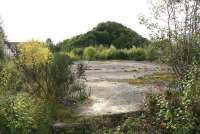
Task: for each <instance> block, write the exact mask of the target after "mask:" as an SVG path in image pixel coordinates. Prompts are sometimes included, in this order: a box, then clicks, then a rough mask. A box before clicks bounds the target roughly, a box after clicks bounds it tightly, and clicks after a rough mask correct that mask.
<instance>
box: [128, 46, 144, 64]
mask: <svg viewBox="0 0 200 134" xmlns="http://www.w3.org/2000/svg"><path fill="white" fill-rule="evenodd" d="M129 58H130V59H134V60H137V61H142V60H145V59H146V54H145V51H144V49H143V48H132V49H131V50H129Z"/></svg>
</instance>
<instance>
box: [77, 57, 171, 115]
mask: <svg viewBox="0 0 200 134" xmlns="http://www.w3.org/2000/svg"><path fill="white" fill-rule="evenodd" d="M84 63H85V64H86V65H87V70H86V78H87V82H86V84H87V86H88V87H90V89H91V96H90V97H89V99H88V100H86V101H85V102H84V103H83V104H80V105H79V107H78V108H77V109H76V111H77V112H78V113H80V114H81V115H104V114H116V113H125V112H130V111H138V110H140V108H141V105H142V104H143V98H144V95H143V93H144V91H148V90H151V89H152V88H153V85H129V84H128V83H127V82H121V81H123V80H124V79H133V78H137V77H141V76H144V75H147V74H153V73H155V72H166V71H168V68H167V67H166V66H165V65H156V64H153V63H150V62H138V61H89V62H88V61H85V62H84Z"/></svg>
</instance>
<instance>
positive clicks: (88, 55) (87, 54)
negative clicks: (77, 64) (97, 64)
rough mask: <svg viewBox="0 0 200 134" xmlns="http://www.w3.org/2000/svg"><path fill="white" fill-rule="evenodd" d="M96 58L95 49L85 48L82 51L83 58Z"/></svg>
mask: <svg viewBox="0 0 200 134" xmlns="http://www.w3.org/2000/svg"><path fill="white" fill-rule="evenodd" d="M96 56H97V51H96V48H95V47H92V46H90V47H86V48H85V49H84V51H83V57H84V58H85V59H87V60H95V59H96Z"/></svg>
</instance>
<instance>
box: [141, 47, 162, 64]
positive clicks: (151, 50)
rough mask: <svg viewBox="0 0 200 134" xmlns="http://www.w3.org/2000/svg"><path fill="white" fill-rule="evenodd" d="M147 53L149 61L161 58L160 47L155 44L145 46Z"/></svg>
mask: <svg viewBox="0 0 200 134" xmlns="http://www.w3.org/2000/svg"><path fill="white" fill-rule="evenodd" d="M144 49H145V53H146V59H147V60H149V61H154V60H157V59H159V58H160V55H161V54H160V49H159V48H156V47H155V46H153V45H148V46H147V47H145V48H144Z"/></svg>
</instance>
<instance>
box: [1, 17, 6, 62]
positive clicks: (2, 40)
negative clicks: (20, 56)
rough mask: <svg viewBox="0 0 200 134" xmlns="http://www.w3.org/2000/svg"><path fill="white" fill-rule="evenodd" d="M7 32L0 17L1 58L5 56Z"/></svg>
mask: <svg viewBox="0 0 200 134" xmlns="http://www.w3.org/2000/svg"><path fill="white" fill-rule="evenodd" d="M4 45H5V34H4V30H3V27H2V22H1V19H0V59H2V58H3V57H4Z"/></svg>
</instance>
